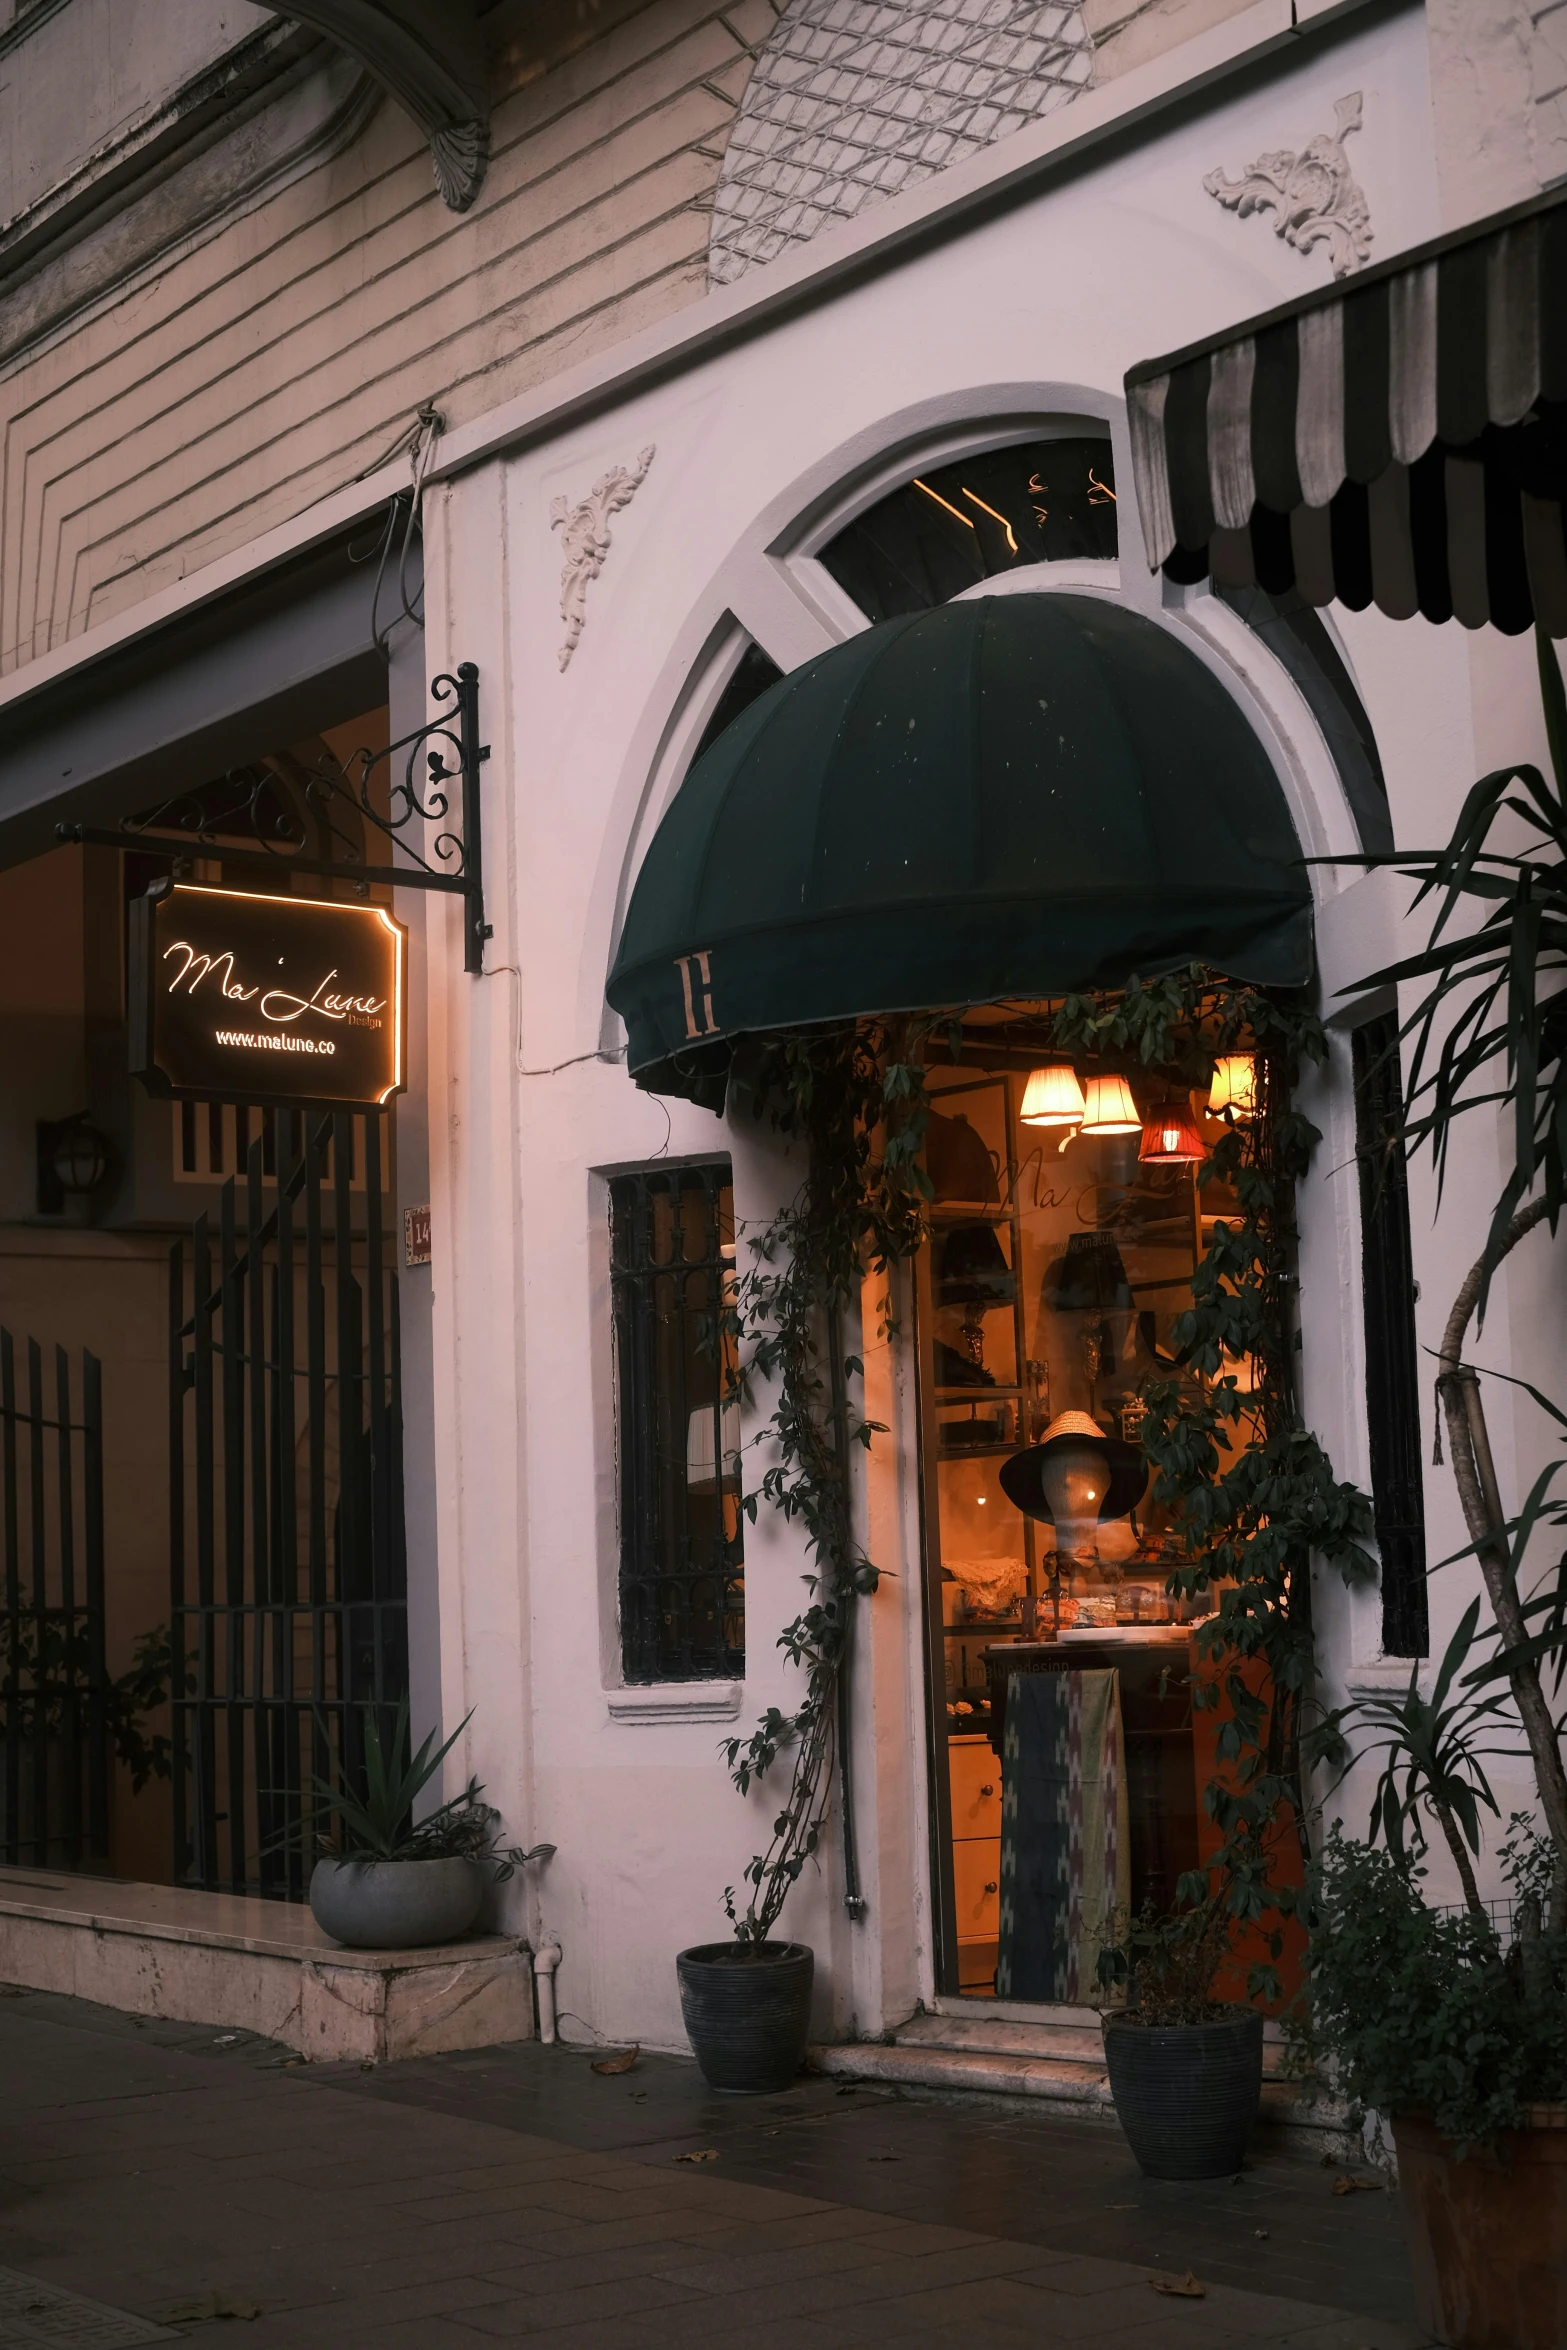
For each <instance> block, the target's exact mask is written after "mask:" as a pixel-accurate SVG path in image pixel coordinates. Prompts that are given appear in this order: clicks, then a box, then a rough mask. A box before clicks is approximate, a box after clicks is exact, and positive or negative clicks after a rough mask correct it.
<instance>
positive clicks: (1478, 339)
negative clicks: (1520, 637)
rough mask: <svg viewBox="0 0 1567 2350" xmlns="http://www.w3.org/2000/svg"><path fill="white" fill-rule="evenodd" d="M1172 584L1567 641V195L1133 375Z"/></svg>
mask: <svg viewBox="0 0 1567 2350" xmlns="http://www.w3.org/2000/svg"><path fill="white" fill-rule="evenodd" d="M1126 392H1127V401H1128V405H1129V408H1130V413H1131V427H1132V450H1133V456H1134V460H1135V466H1136V475H1137V490H1138V497H1139V501H1140V504H1141V508H1142V518H1143V531H1144V537H1145V540H1146V543H1147V549H1148V560H1149V566H1150V568H1151V569H1158V568H1160V567H1161V566H1162V567H1163V568H1164V569H1165V570H1166V571H1167V572H1168V573H1169V574H1170V576H1171V577H1172V578H1174V579H1177V580H1186V581H1193V580H1198V579H1201V578H1203V577H1205V576H1207V575H1208V574H1209V573H1211V574H1212V576H1213V578H1214V580H1215V581H1216V582H1217V583H1218V584H1220V585H1223V586H1236V587H1246V586H1251V585H1257V586H1260V587H1263V588H1265V589H1266V590H1267V591H1268V593H1269V594H1270V595H1279V594H1282V593H1283V592H1284V591H1285V590H1287V589H1288V588H1290V587H1297V588H1298V589H1299V590H1300V593H1301V595H1302V596H1303V597H1304V598H1305V600H1306V601H1307V602H1308V603H1310V604H1327V603H1331V602H1334V601H1335V600H1336V601H1338V602H1340V603H1343V604H1347V605H1348V606H1349V607H1350V608H1351V609H1352V610H1354V611H1360V610H1363V609H1364V607H1365V606H1366V605H1367V604H1370V603H1373V602H1374V603H1376V604H1377V605H1379V606H1380V608H1381V609H1382V610H1383V611H1384V612H1386V613H1387V614H1388V615H1389V616H1390V617H1391V618H1393V619H1395V620H1404V619H1408V618H1410V617H1412V616H1413V614H1415V613H1416V612H1421V613H1423V614H1424V615H1425V617H1426V618H1427V619H1428V620H1436V621H1442V620H1448V619H1453V618H1457V619H1458V620H1460V621H1462V623H1463V625H1464V626H1465V627H1466V628H1481V627H1484V626H1486V625H1487V624H1488V623H1489V624H1490V625H1491V626H1492V627H1495V628H1498V629H1501V630H1503V631H1504V632H1505V633H1507V634H1509V635H1516V634H1518V633H1519V632H1520V631H1521V630H1523V629H1526V628H1528V627H1530V626H1532V625H1533V623H1534V622H1535V621H1536V620H1538V621H1539V622H1540V623H1541V625H1542V626H1543V627H1545V628H1546V629H1547V630H1548V631H1549V633H1550V634H1551V635H1552V636H1555V637H1561V636H1567V545H1564V540H1563V529H1562V522H1563V505H1562V501H1563V496H1564V494H1567V196H1564V195H1563V194H1562V193H1561V192H1559V191H1558V192H1557V193H1556V194H1554V195H1552V196H1550V197H1547V198H1545V199H1543V200H1537V201H1536V202H1534V203H1532V204H1528V205H1521V206H1519V207H1518V208H1517V209H1516V210H1515V211H1512V212H1508V213H1503V214H1500V215H1498V216H1497V217H1496V218H1494V219H1492V220H1489V221H1485V222H1482V223H1480V224H1479V225H1478V226H1477V227H1474V228H1471V229H1466V230H1464V231H1463V232H1462V233H1461V234H1459V235H1457V236H1450V237H1443V238H1439V239H1438V240H1437V241H1436V242H1435V243H1433V244H1429V245H1424V246H1421V247H1419V248H1417V250H1415V251H1414V252H1412V253H1408V254H1405V255H1403V256H1402V257H1401V258H1400V259H1398V260H1394V261H1390V262H1385V263H1383V264H1381V265H1380V266H1379V267H1377V268H1375V269H1367V270H1363V271H1361V272H1360V273H1359V274H1357V275H1356V276H1355V277H1353V278H1350V279H1348V280H1344V281H1340V282H1338V283H1336V284H1334V285H1333V286H1331V287H1329V288H1326V289H1324V290H1323V291H1321V292H1320V293H1316V294H1311V295H1308V296H1306V297H1305V298H1304V299H1303V300H1300V301H1296V302H1291V303H1288V304H1286V305H1285V306H1284V307H1283V308H1281V309H1278V310H1272V311H1269V312H1268V313H1267V314H1266V315H1265V316H1264V317H1261V318H1255V319H1251V320H1248V321H1247V322H1246V323H1245V324H1244V325H1241V326H1237V327H1234V328H1232V329H1230V330H1229V331H1228V332H1226V333H1225V334H1222V335H1219V336H1216V337H1214V338H1212V339H1211V340H1208V341H1206V342H1203V343H1200V344H1194V345H1192V346H1191V347H1190V348H1189V349H1187V350H1184V351H1178V352H1175V353H1173V354H1171V355H1170V356H1169V357H1167V358H1163V359H1153V360H1147V361H1145V362H1144V363H1143V364H1141V365H1140V366H1137V367H1134V368H1133V369H1131V371H1130V372H1129V374H1128V375H1127V378H1126Z"/></svg>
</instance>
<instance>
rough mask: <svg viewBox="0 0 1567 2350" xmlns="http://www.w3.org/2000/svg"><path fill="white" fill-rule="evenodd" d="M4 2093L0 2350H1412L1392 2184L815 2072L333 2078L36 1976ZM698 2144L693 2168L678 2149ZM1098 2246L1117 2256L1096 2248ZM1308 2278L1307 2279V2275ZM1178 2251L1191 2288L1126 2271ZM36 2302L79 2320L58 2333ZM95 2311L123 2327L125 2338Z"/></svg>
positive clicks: (532, 2062)
mask: <svg viewBox="0 0 1567 2350" xmlns="http://www.w3.org/2000/svg"><path fill="white" fill-rule="evenodd" d="M0 2083H3V2096H0V2346H8V2345H11V2344H16V2345H21V2344H24V2343H34V2342H43V2341H45V2340H48V2341H53V2342H60V2341H66V2340H72V2341H78V2340H79V2341H82V2342H92V2343H94V2344H96V2345H100V2346H101V2350H118V2346H119V2344H121V2343H124V2344H126V2345H129V2344H131V2343H133V2342H142V2341H148V2340H155V2339H157V2338H159V2337H158V2336H157V2335H155V2334H150V2333H149V2332H148V2330H147V2326H146V2321H148V2320H151V2321H153V2322H154V2323H157V2324H168V2323H169V2321H170V2317H171V2313H172V2312H174V2311H175V2310H177V2309H178V2308H179V2307H180V2306H181V2305H184V2306H185V2307H186V2308H187V2309H188V2308H189V2307H190V2306H191V2305H192V2304H193V2303H194V2304H198V2305H199V2304H201V2303H202V2302H203V2301H205V2300H207V2299H208V2297H209V2296H212V2295H217V2296H218V2297H219V2298H220V2300H221V2301H222V2302H225V2303H227V2304H228V2305H229V2307H230V2308H231V2309H232V2310H233V2312H234V2316H233V2317H231V2318H216V2317H213V2318H207V2319H204V2320H197V2321H194V2322H186V2321H184V2320H180V2321H177V2322H176V2323H175V2325H174V2330H173V2331H172V2333H171V2334H170V2335H168V2336H167V2337H166V2338H168V2339H172V2340H190V2341H200V2342H206V2341H209V2340H210V2341H214V2342H216V2341H220V2340H221V2341H222V2342H224V2343H225V2344H229V2345H240V2346H243V2350H274V2346H276V2350H315V2346H316V2345H323V2346H324V2345H326V2344H329V2343H330V2344H334V2345H338V2344H341V2345H344V2346H345V2350H482V2345H484V2344H485V2343H487V2342H493V2341H497V2340H500V2341H505V2340H508V2339H520V2338H523V2337H530V2338H531V2337H533V2336H535V2335H537V2336H540V2337H544V2338H547V2339H548V2341H549V2342H550V2343H551V2344H552V2345H559V2346H560V2350H565V2346H566V2345H580V2346H581V2350H683V2346H685V2345H690V2346H691V2350H698V2346H701V2350H709V2346H713V2350H828V2346H830V2345H839V2344H871V2343H874V2344H876V2345H878V2346H879V2350H887V2346H888V2345H895V2344H899V2343H903V2342H909V2343H922V2342H924V2341H926V2340H927V2339H929V2340H930V2341H931V2342H932V2344H933V2345H934V2344H935V2343H937V2342H938V2341H939V2342H945V2340H947V2339H949V2338H958V2339H961V2341H962V2342H963V2344H964V2345H965V2350H969V2346H970V2345H973V2346H975V2350H988V2346H990V2345H998V2346H999V2345H1002V2344H1009V2345H1010V2344H1017V2345H1022V2344H1025V2343H1026V2344H1027V2345H1029V2350H1056V2346H1057V2345H1059V2346H1061V2350H1067V2346H1069V2345H1078V2344H1092V2345H1095V2346H1096V2350H1180V2346H1182V2345H1185V2344H1187V2343H1190V2344H1191V2345H1192V2350H1199V2346H1201V2350H1275V2346H1279V2350H1418V2346H1419V2345H1421V2344H1422V2343H1423V2339H1424V2337H1422V2336H1421V2335H1420V2334H1418V2333H1417V2332H1416V2331H1415V2330H1414V2329H1413V2327H1412V2326H1411V2325H1410V2324H1408V2323H1407V2322H1404V2320H1403V2317H1402V2314H1401V2312H1402V2309H1403V2307H1404V2300H1403V2295H1404V2286H1403V2283H1402V2269H1401V2254H1400V2252H1399V2250H1398V2243H1397V2229H1398V2217H1397V2211H1396V2208H1395V2204H1394V2199H1393V2198H1391V2197H1389V2196H1387V2195H1386V2194H1383V2193H1365V2194H1361V2193H1355V2194H1350V2195H1344V2196H1334V2195H1333V2194H1332V2179H1331V2177H1330V2176H1329V2175H1328V2174H1326V2173H1324V2172H1321V2171H1318V2170H1316V2169H1314V2168H1307V2167H1304V2166H1298V2165H1295V2164H1291V2163H1284V2162H1271V2161H1268V2160H1264V2161H1262V2162H1261V2163H1259V2164H1258V2165H1257V2166H1255V2167H1254V2168H1249V2169H1248V2171H1247V2172H1246V2173H1245V2174H1244V2175H1243V2177H1242V2179H1241V2181H1240V2182H1239V2183H1238V2184H1236V2185H1234V2186H1231V2187H1218V2188H1197V2189H1186V2188H1171V2187H1154V2186H1152V2184H1151V2183H1150V2182H1146V2181H1143V2180H1141V2179H1140V2177H1139V2175H1138V2173H1137V2172H1136V2170H1135V2168H1134V2166H1133V2165H1132V2164H1131V2162H1130V2159H1129V2157H1128V2156H1127V2154H1126V2151H1125V2148H1124V2145H1123V2143H1122V2142H1121V2140H1120V2137H1119V2133H1118V2132H1114V2131H1112V2130H1109V2129H1104V2128H1100V2129H1095V2128H1093V2127H1091V2126H1084V2127H1082V2128H1072V2127H1070V2126H1060V2125H1057V2126H1056V2127H1054V2128H1050V2127H1046V2126H1042V2125H1039V2124H1032V2125H1026V2124H1024V2123H1022V2122H1018V2121H1014V2120H1013V2119H1012V2118H1011V2117H1009V2116H1007V2115H1005V2114H998V2113H995V2112H990V2111H986V2110H985V2109H978V2110H976V2109H974V2108H972V2107H963V2108H954V2107H951V2106H947V2105H942V2104H938V2103H934V2102H926V2101H924V2100H919V2101H916V2100H912V2099H895V2100H894V2099H883V2098H879V2097H876V2096H872V2097H870V2098H869V2099H867V2098H866V2096H865V2093H864V2092H858V2093H856V2094H855V2095H853V2096H849V2097H844V2096H842V2095H841V2094H840V2093H839V2091H838V2090H837V2088H836V2086H835V2085H834V2084H831V2083H820V2082H818V2083H802V2084H801V2085H800V2087H799V2088H797V2089H795V2090H791V2091H790V2092H788V2094H787V2095H786V2096H785V2097H782V2098H779V2099H766V2100H744V2101H736V2100H719V2099H716V2098H713V2097H712V2096H711V2095H710V2094H709V2093H708V2092H706V2091H705V2089H704V2088H703V2086H702V2084H701V2082H700V2078H699V2076H697V2074H696V2073H695V2068H694V2067H692V2066H689V2065H682V2064H677V2063H676V2062H674V2060H672V2059H656V2058H649V2059H644V2060H643V2062H642V2063H641V2064H639V2066H638V2067H637V2070H636V2071H635V2072H634V2073H631V2074H627V2075H623V2076H620V2077H616V2078H609V2079H602V2078H599V2077H597V2076H595V2075H593V2074H592V2073H591V2072H590V2070H589V2066H588V2061H587V2057H586V2056H585V2055H584V2054H583V2053H582V2052H579V2051H575V2050H570V2049H555V2050H551V2049H541V2048H537V2047H525V2048H519V2049H503V2050H493V2051H487V2052H483V2053H482V2054H480V2055H478V2056H464V2057H460V2058H447V2059H439V2060H434V2061H432V2062H430V2063H426V2064H420V2065H403V2066H391V2067H387V2068H385V2069H384V2070H382V2071H380V2072H376V2073H357V2072H356V2073H353V2074H347V2073H345V2072H343V2071H341V2070H338V2069H334V2070H333V2071H332V2072H331V2073H324V2072H322V2071H321V2070H318V2069H316V2068H311V2067H305V2066H301V2065H299V2064H297V2062H295V2061H293V2060H292V2059H290V2058H289V2057H288V2055H287V2052H286V2051H282V2050H278V2049H276V2048H274V2047H273V2046H271V2045H270V2044H269V2043H267V2042H264V2041H259V2040H255V2039H250V2038H247V2037H245V2036H243V2035H239V2036H235V2035H228V2034H219V2033H217V2032H215V2031H213V2030H211V2029H208V2028H202V2027H197V2026H176V2025H160V2024H144V2023H139V2022H138V2021H136V2020H135V2019H131V2018H127V2017H123V2016H119V2015H112V2014H109V2013H108V2012H107V2011H105V2010H102V2009H96V2008H90V2007H86V2006H84V2005H82V2004H81V2003H79V2002H75V2001H70V2000H65V1999H58V1998H53V1997H51V1996H49V1995H47V1994H37V1993H30V1994H25V1995H20V1996H12V1997H8V1998H6V1999H4V2000H3V2001H0ZM690 2153H696V2154H702V2155H704V2156H707V2157H708V2159H706V2160H704V2161H701V2162H698V2163H686V2162H681V2161H680V2160H678V2157H679V2156H680V2155H682V2154H690ZM768 2181H776V2182H785V2183H782V2184H779V2183H766V2182H768ZM829 2181H830V2182H831V2184H830V2188H829ZM824 2188H829V2191H823V2189H824ZM976 2220H977V2221H979V2222H980V2224H978V2225H976V2224H975V2223H976ZM1112 2242H1113V2243H1116V2244H1118V2245H1119V2246H1120V2247H1121V2251H1122V2254H1123V2256H1122V2257H1111V2256H1107V2255H1106V2251H1105V2246H1106V2245H1107V2244H1109V2243H1112ZM1303 2267H1304V2268H1305V2269H1306V2270H1307V2271H1308V2272H1309V2273H1310V2274H1314V2275H1315V2276H1317V2277H1319V2278H1321V2280H1322V2283H1321V2285H1320V2286H1318V2287H1317V2288H1315V2289H1314V2290H1307V2291H1301V2290H1299V2289H1298V2287H1299V2282H1300V2278H1301V2273H1302V2268H1303ZM1188 2268H1190V2269H1193V2270H1195V2272H1196V2274H1197V2277H1198V2278H1199V2280H1200V2281H1201V2282H1202V2283H1203V2284H1204V2286H1205V2287H1206V2291H1205V2294H1204V2296H1203V2297H1202V2298H1200V2299H1197V2298H1192V2299H1185V2298H1167V2297H1166V2296H1164V2295H1163V2294H1161V2293H1159V2292H1157V2291H1156V2290H1155V2289H1154V2285H1153V2283H1152V2282H1151V2281H1150V2280H1151V2279H1153V2278H1155V2277H1159V2278H1162V2280H1163V2281H1164V2282H1166V2283H1168V2282H1171V2281H1173V2280H1174V2279H1176V2278H1178V2277H1182V2276H1184V2274H1185V2272H1186V2270H1187V2269H1188ZM5 2272H11V2273H10V2275H9V2277H8V2278H7V2277H6V2275H5ZM51 2287H55V2288H64V2289H65V2291H66V2292H67V2293H68V2294H75V2295H82V2296H87V2297H88V2298H89V2299H90V2300H91V2301H93V2302H95V2303H98V2304H100V2305H103V2314H100V2315H99V2316H98V2317H97V2318H96V2319H93V2318H92V2316H91V2313H85V2314H84V2315H83V2317H82V2318H81V2320H80V2321H79V2324H78V2323H76V2322H73V2321H72V2319H71V2314H70V2311H69V2307H68V2305H67V2304H65V2303H63V2302H60V2301H58V2300H56V2301H54V2302H53V2303H52V2304H51V2300H50V2295H49V2293H48V2290H47V2289H48V2288H51ZM1347 2295H1352V2296H1353V2298H1352V2299H1347V2298H1346V2296H1347ZM29 2296H31V2298H29ZM209 2305H210V2303H209ZM251 2308H255V2309H256V2310H257V2311H258V2312H259V2314H257V2315H255V2316H254V2317H250V2316H249V2311H250V2309H251ZM114 2310H119V2311H124V2312H127V2313H131V2315H132V2316H133V2318H134V2319H135V2320H136V2321H139V2322H136V2323H133V2324H131V2325H129V2326H127V2327H125V2328H124V2329H123V2330H121V2331H118V2332H117V2331H116V2330H115V2327H116V2323H117V2321H116V2320H114V2319H113V2318H112V2316H110V2315H108V2314H107V2313H108V2312H111V2311H114ZM245 2319H248V2322H244V2320H245ZM236 2321H238V2322H236Z"/></svg>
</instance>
